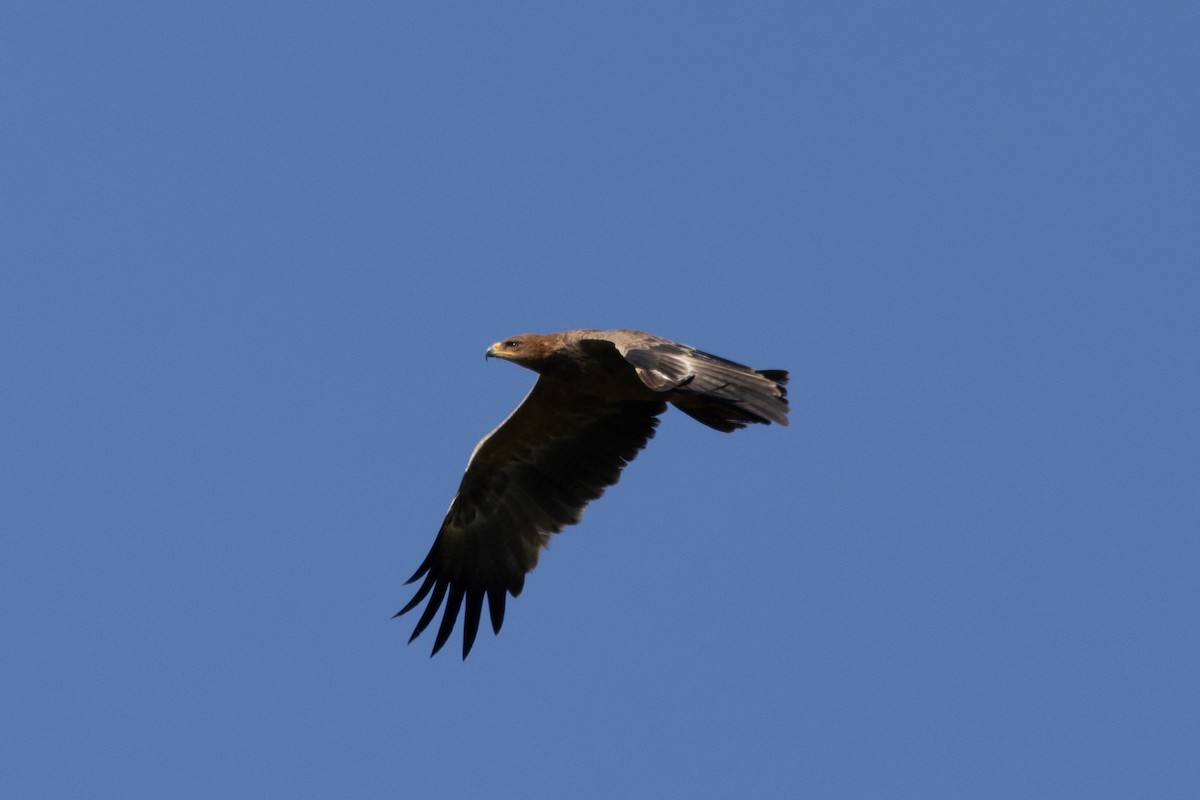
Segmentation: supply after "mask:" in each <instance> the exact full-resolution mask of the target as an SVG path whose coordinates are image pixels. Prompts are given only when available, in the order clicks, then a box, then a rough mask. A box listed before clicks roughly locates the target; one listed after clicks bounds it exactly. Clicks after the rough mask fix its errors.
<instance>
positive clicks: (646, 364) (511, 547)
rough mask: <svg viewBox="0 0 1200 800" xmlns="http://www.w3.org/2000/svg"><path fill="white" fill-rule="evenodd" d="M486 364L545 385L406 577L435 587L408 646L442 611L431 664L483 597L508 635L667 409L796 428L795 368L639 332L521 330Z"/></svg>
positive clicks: (473, 460) (509, 426) (494, 443)
mask: <svg viewBox="0 0 1200 800" xmlns="http://www.w3.org/2000/svg"><path fill="white" fill-rule="evenodd" d="M485 355H486V357H487V358H499V359H503V360H505V361H511V362H513V363H514V364H519V365H521V366H522V367H526V368H528V369H531V370H533V371H534V372H536V373H537V374H538V378H537V381H536V382H535V383H534V385H533V388H532V389H531V390H530V392H529V394H528V395H526V397H525V399H524V400H523V401H521V404H520V405H519V406H517V408H516V410H515V411H513V412H512V414H510V415H509V416H508V418H507V419H505V420H504V422H502V423H500V425H499V427H497V428H496V429H495V430H494V431H492V432H491V433H489V434H488V435H487V436H485V437H483V440H482V441H480V442H479V444H477V445H476V446H475V450H474V451H473V452H472V453H471V457H470V459H469V460H468V461H467V469H466V473H465V474H464V475H463V478H462V483H461V484H460V485H459V487H458V492H457V493H456V494H455V495H454V499H453V500H452V501H451V503H450V509H449V510H448V511H447V512H446V518H445V520H444V521H443V522H442V527H441V529H440V530H439V531H438V534H437V538H436V539H435V540H434V542H433V547H432V549H430V551H429V554H428V555H427V556H425V560H424V561H422V562H421V566H420V567H418V568H417V571H416V572H415V573H413V576H412V577H411V578H409V579H408V581H407V583H409V584H411V583H414V582H415V581H417V580H420V579H422V578H424V580H423V581H422V582H421V585H420V587H419V588H418V589H417V592H416V594H415V595H414V596H413V598H412V599H411V600H409V602H408V604H407V605H406V606H404V608H402V609H400V611H399V612H398V613H397V614H396V615H395V616H397V617H399V616H400V615H401V614H406V613H408V612H409V611H412V610H413V609H414V608H416V607H417V606H418V605H420V603H421V601H423V600H425V599H426V598H428V599H429V602H428V603H427V604H426V606H425V609H424V611H423V612H422V613H421V616H420V618H419V619H418V620H417V624H416V627H415V628H414V630H413V632H412V636H411V637H409V640H408V641H409V643H410V644H411V643H412V642H413V640H415V639H416V638H417V637H418V636H420V635H421V632H422V631H424V630H425V629H426V628H427V627H428V626H429V624H430V623H431V622H432V621H433V619H434V617H436V616H437V613H438V609H439V608H441V607H442V604H443V603H445V611H444V613H443V614H442V620H441V623H440V625H439V626H438V630H437V635H436V637H435V638H434V641H433V652H432V653H431V654H430V655H431V656H433V655H436V654H437V652H438V651H439V650H441V649H442V646H443V645H444V644H445V643H446V641H447V640H448V639H449V638H450V634H451V633H452V631H453V630H454V625H455V623H456V621H457V619H458V616H459V612H460V611H461V610H463V609H464V608H465V611H464V613H463V647H462V657H463V658H464V659H465V658H466V657H467V655H468V654H469V653H470V652H471V646H472V645H473V644H474V643H475V635H476V634H477V633H478V632H479V622H480V618H481V616H482V613H483V601H484V598H486V599H487V605H488V615H489V617H490V619H491V624H492V630H493V631H495V632H496V633H499V632H500V626H501V625H502V624H503V622H504V604H505V599H506V597H507V595H510V594H511V595H512V596H513V597H517V596H518V595H520V594H521V589H522V588H524V585H525V576H526V575H527V574H528V573H529V572H530V571H531V570H533V568H534V567H535V566H537V562H538V556H539V555H540V553H541V551H542V548H544V547H546V546H548V545H549V542H550V537H551V536H552V535H553V534H555V533H558V532H559V531H561V530H562V529H563V528H564V527H566V526H567V525H574V524H575V523H577V522H579V519H580V515H581V514H582V513H583V509H584V506H586V505H587V504H588V503H589V502H591V501H592V500H595V499H596V498H598V497H599V496H600V495H601V494H603V493H604V490H605V489H606V488H608V487H609V486H612V485H613V484H614V483H616V482H617V481H618V479H619V478H620V476H621V470H622V469H623V468H624V467H625V465H626V464H628V463H629V462H630V461H631V460H633V458H634V457H635V456H636V455H637V454H638V451H640V450H641V449H642V448H643V447H645V446H646V443H647V442H648V441H649V440H650V439H651V437H653V436H654V429H655V427H656V426H657V425H658V417H659V415H660V414H662V413H663V412H664V411H666V409H667V404H668V403H670V404H671V405H673V406H675V407H676V408H678V409H679V410H680V411H682V412H683V413H684V414H687V415H688V416H689V417H692V418H693V419H695V420H698V421H699V422H702V423H704V424H705V425H707V426H708V427H710V428H715V429H716V430H718V431H723V432H726V433H728V432H730V431H734V430H738V429H739V428H744V427H746V425H747V424H749V423H759V424H770V423H772V422H775V423H778V424H780V425H787V424H788V419H787V415H788V410H789V409H788V404H787V388H786V385H787V380H788V374H787V372H786V371H785V370H772V369H767V370H756V369H752V368H750V367H747V366H745V365H744V364H739V363H737V362H735V361H728V360H726V359H724V358H719V357H717V356H714V355H710V354H709V353H705V352H701V351H700V350H696V349H695V348H693V347H689V346H687V345H685V344H680V343H678V342H673V341H671V340H669V339H664V338H662V337H661V336H655V335H653V334H650V333H643V332H642V331H635V330H596V329H584V330H573V331H564V332H562V333H549V334H523V335H521V336H513V337H512V338H510V339H504V340H502V341H499V342H496V343H495V344H493V345H492V346H491V347H489V348H488V349H487V352H486V353H485Z"/></svg>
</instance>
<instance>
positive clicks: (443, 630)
mask: <svg viewBox="0 0 1200 800" xmlns="http://www.w3.org/2000/svg"><path fill="white" fill-rule="evenodd" d="M464 594H465V593H464V592H463V588H462V587H461V586H457V585H454V584H451V586H450V594H449V595H448V596H447V598H446V613H444V614H442V624H441V625H439V626H438V632H437V638H435V639H434V640H433V652H432V653H430V654H429V656H430V657H431V658H432V657H433V656H435V655H437V651H438V650H441V649H442V645H444V644H445V643H446V640H447V639H449V638H450V633H451V632H452V631H453V630H454V623H455V622H457V621H458V610H459V609H460V608H462V601H463V595H464Z"/></svg>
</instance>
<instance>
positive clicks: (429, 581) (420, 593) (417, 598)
mask: <svg viewBox="0 0 1200 800" xmlns="http://www.w3.org/2000/svg"><path fill="white" fill-rule="evenodd" d="M419 577H421V576H420V573H417V574H416V575H413V576H412V579H410V580H409V581H408V582H409V583H412V582H413V581H415V580H416V579H417V578H419ZM436 582H437V577H435V576H434V574H433V573H432V572H431V573H429V574H428V575H426V576H425V582H424V583H422V584H421V588H420V589H418V590H417V593H416V594H415V595H413V598H412V600H409V601H408V605H406V606H404V608H402V609H400V610H399V611H397V612H396V616H397V617H398V616H400V615H401V614H407V613H408V612H410V611H412V610H413V609H414V608H416V607H417V603H420V602H421V601H422V600H423V599H424V598H425V595H427V594H429V590H430V589H432V588H433V584H434V583H436ZM393 619H394V618H393Z"/></svg>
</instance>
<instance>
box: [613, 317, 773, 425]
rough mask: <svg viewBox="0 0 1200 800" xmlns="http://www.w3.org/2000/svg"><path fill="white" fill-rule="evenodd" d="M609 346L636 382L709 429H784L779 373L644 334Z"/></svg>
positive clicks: (619, 338)
mask: <svg viewBox="0 0 1200 800" xmlns="http://www.w3.org/2000/svg"><path fill="white" fill-rule="evenodd" d="M630 333H631V334H632V333H634V332H630ZM614 344H616V346H617V350H618V351H620V353H621V355H623V356H624V357H625V360H626V361H628V362H629V363H630V364H632V365H633V366H634V368H635V369H636V370H637V374H638V377H639V378H641V380H642V383H644V384H645V385H646V386H648V387H649V388H651V389H654V390H655V391H659V392H664V393H666V396H667V399H668V400H670V401H671V403H672V404H673V405H674V406H675V407H676V408H678V409H679V410H680V411H682V412H683V413H685V414H687V415H688V416H690V417H693V418H695V419H697V420H699V421H700V422H703V423H704V424H705V425H708V426H709V427H712V428H716V429H717V430H719V431H725V432H729V431H733V430H737V429H738V428H744V427H746V425H747V423H752V422H754V423H763V424H769V423H771V422H777V423H779V424H780V425H787V424H788V420H787V415H788V410H789V409H788V404H787V379H788V374H787V372H786V371H784V370H777V369H767V370H756V369H753V368H751V367H748V366H746V365H745V364H739V363H737V362H736V361H729V360H727V359H724V358H720V357H719V356H714V355H712V354H710V353H705V352H702V351H700V350H696V349H695V348H692V347H688V346H687V345H684V344H679V343H677V342H672V341H669V340H667V339H662V338H660V337H657V336H650V335H648V334H641V335H640V336H633V335H627V336H615V337H614Z"/></svg>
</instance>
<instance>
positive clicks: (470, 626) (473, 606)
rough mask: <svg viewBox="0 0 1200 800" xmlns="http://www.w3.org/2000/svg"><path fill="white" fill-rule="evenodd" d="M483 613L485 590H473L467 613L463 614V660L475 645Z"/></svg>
mask: <svg viewBox="0 0 1200 800" xmlns="http://www.w3.org/2000/svg"><path fill="white" fill-rule="evenodd" d="M482 613H483V590H482V589H472V590H471V591H469V592H467V606H466V613H464V614H463V660H466V658H467V656H468V655H469V654H470V652H471V646H472V645H473V644H475V634H477V633H478V632H479V617H480V616H481V615H482Z"/></svg>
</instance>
